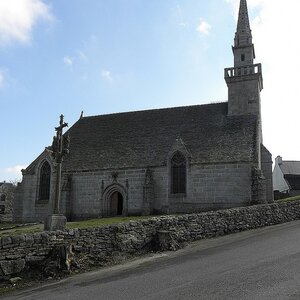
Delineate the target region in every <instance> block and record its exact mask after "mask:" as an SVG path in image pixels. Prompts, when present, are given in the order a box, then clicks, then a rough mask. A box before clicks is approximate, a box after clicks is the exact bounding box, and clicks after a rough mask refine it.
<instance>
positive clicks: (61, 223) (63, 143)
mask: <svg viewBox="0 0 300 300" xmlns="http://www.w3.org/2000/svg"><path fill="white" fill-rule="evenodd" d="M67 126H68V123H65V122H64V116H63V115H61V116H60V121H59V126H58V127H55V130H56V136H54V137H53V142H52V147H51V149H52V157H53V159H54V161H55V167H56V183H55V198H54V212H53V214H52V215H49V216H48V217H47V219H46V222H45V225H44V229H45V230H47V231H53V230H64V229H65V227H66V222H67V219H66V217H65V216H64V215H63V214H61V213H60V208H59V207H60V193H61V164H62V161H63V157H64V156H65V155H66V154H68V153H69V145H70V137H69V135H66V136H63V129H64V128H65V127H67Z"/></svg>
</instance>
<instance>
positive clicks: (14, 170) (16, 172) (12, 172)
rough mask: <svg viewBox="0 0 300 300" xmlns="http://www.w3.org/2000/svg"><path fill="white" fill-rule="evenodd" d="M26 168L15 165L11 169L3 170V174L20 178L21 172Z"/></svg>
mask: <svg viewBox="0 0 300 300" xmlns="http://www.w3.org/2000/svg"><path fill="white" fill-rule="evenodd" d="M26 167H27V166H25V165H17V166H13V167H9V168H6V169H4V172H5V173H8V174H10V175H18V176H20V175H21V170H22V169H26Z"/></svg>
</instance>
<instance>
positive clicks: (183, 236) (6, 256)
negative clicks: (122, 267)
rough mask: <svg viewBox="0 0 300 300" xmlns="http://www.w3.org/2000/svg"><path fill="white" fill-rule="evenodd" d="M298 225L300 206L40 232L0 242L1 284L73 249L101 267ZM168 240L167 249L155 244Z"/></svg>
mask: <svg viewBox="0 0 300 300" xmlns="http://www.w3.org/2000/svg"><path fill="white" fill-rule="evenodd" d="M298 219H300V201H297V202H290V203H274V204H266V205H257V206H250V207H242V208H232V209H227V210H219V211H214V212H206V213H200V214H191V215H180V216H162V217H154V218H150V219H146V220H142V221H135V222H133V221H131V222H129V223H126V224H125V223H124V224H117V225H111V226H107V227H102V228H91V229H80V230H77V229H76V230H75V229H73V230H69V231H65V232H59V231H57V232H41V233H34V234H24V235H18V236H4V237H1V239H0V278H1V277H2V278H9V277H11V276H16V275H20V274H21V276H22V272H23V273H24V272H25V273H27V274H30V271H31V270H33V269H34V268H37V267H38V268H39V269H41V268H43V267H44V269H42V271H41V270H40V271H39V273H41V272H43V271H44V270H45V269H46V268H47V267H49V266H48V265H49V256H51V253H52V252H53V249H55V248H57V247H61V246H63V247H67V248H72V249H73V252H74V256H75V259H77V261H80V263H79V264H82V266H84V265H86V262H88V263H90V264H91V265H103V264H105V263H106V262H112V261H118V260H120V259H125V258H126V257H129V256H137V255H139V254H142V253H147V252H149V251H153V250H161V249H176V248H177V247H178V246H181V245H183V244H184V243H186V242H191V241H195V240H200V239H204V238H211V237H217V236H222V235H226V234H230V233H234V232H239V231H244V230H249V229H254V228H259V227H263V226H269V225H274V224H279V223H284V222H289V221H293V220H298ZM162 232H163V233H164V234H166V233H167V235H168V237H169V241H167V244H162V243H160V241H159V236H160V234H161V233H162Z"/></svg>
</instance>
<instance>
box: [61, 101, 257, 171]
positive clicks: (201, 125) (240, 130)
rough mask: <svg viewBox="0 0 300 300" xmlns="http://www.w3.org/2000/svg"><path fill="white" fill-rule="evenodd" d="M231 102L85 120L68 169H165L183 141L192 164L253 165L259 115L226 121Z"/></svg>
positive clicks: (74, 130)
mask: <svg viewBox="0 0 300 300" xmlns="http://www.w3.org/2000/svg"><path fill="white" fill-rule="evenodd" d="M227 105H228V104H227V102H226V103H217V104H208V105H195V106H186V107H174V108H166V109H155V110H146V111H136V112H127V113H117V114H109V115H100V116H93V117H83V118H82V119H80V120H78V121H77V122H76V123H75V124H74V125H73V126H72V127H71V128H70V129H69V131H68V133H69V134H70V139H71V142H70V153H69V155H68V156H66V157H65V159H64V163H63V170H64V171H79V170H81V171H82V170H97V169H111V168H112V169H118V168H130V167H134V168H135V167H148V166H149V167H150V166H160V165H165V164H166V162H167V157H168V154H169V152H170V150H171V148H172V146H173V145H174V144H175V142H176V139H177V138H178V137H180V138H181V139H182V141H183V142H184V144H185V146H186V148H187V150H188V151H189V153H190V155H191V162H192V163H194V162H198V163H218V162H238V161H241V162H242V161H245V162H248V161H252V160H253V157H254V154H255V149H256V131H257V125H256V124H257V118H256V116H250V115H248V116H247V115H246V116H238V117H227Z"/></svg>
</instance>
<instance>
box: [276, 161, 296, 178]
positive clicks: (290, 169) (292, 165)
mask: <svg viewBox="0 0 300 300" xmlns="http://www.w3.org/2000/svg"><path fill="white" fill-rule="evenodd" d="M280 169H281V171H282V172H283V174H284V175H300V161H289V160H283V161H282V164H280Z"/></svg>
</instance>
